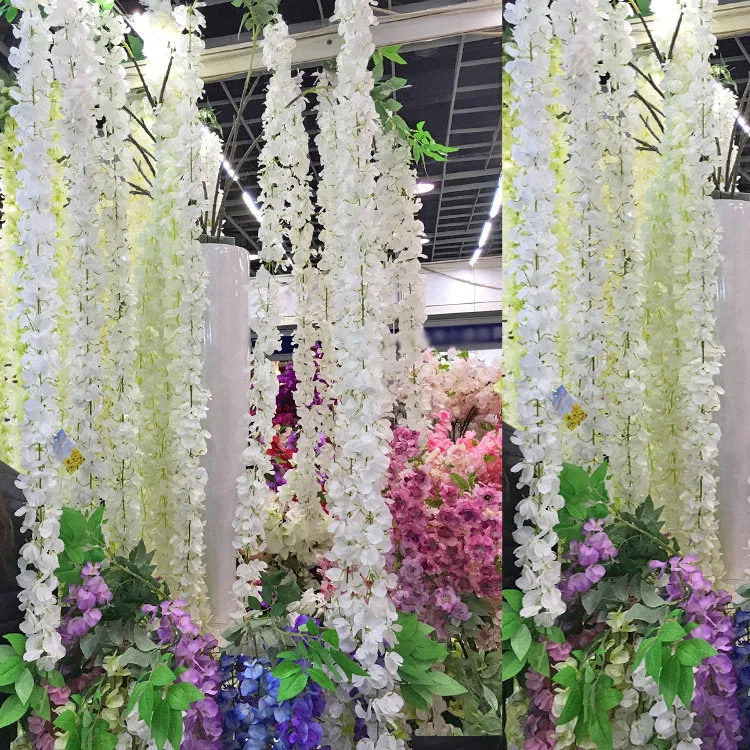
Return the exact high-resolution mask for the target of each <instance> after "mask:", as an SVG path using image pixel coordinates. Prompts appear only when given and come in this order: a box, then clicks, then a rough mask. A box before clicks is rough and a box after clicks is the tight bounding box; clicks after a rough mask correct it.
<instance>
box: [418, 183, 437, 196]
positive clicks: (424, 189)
mask: <svg viewBox="0 0 750 750" xmlns="http://www.w3.org/2000/svg"><path fill="white" fill-rule="evenodd" d="M434 189H435V185H433V183H431V182H418V183H417V187H416V189H415V192H416V194H417V195H424V194H425V193H429V192H430V191H431V190H434Z"/></svg>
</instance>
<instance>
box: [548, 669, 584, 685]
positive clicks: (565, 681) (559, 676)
mask: <svg viewBox="0 0 750 750" xmlns="http://www.w3.org/2000/svg"><path fill="white" fill-rule="evenodd" d="M552 682H554V683H556V684H557V685H562V686H563V687H566V688H572V687H573V686H574V685H576V684H578V670H577V669H576V668H575V667H563V668H562V669H561V670H560V671H559V672H556V673H555V674H554V675H553V676H552Z"/></svg>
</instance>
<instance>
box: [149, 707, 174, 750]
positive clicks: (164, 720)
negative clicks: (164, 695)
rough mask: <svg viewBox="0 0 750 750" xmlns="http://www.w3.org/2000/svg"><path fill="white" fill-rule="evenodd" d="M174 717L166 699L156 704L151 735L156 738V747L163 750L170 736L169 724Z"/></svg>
mask: <svg viewBox="0 0 750 750" xmlns="http://www.w3.org/2000/svg"><path fill="white" fill-rule="evenodd" d="M171 719H172V711H171V709H170V708H169V704H168V703H167V702H166V701H163V700H159V701H157V702H156V704H155V705H154V713H153V716H152V717H151V725H150V726H151V736H152V737H153V738H154V742H155V743H156V747H157V748H159V750H162V749H163V747H164V745H165V744H166V742H167V737H169V725H170V721H171Z"/></svg>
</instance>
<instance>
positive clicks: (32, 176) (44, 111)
mask: <svg viewBox="0 0 750 750" xmlns="http://www.w3.org/2000/svg"><path fill="white" fill-rule="evenodd" d="M15 6H16V7H17V8H18V9H19V10H20V11H21V12H22V14H21V17H20V19H19V21H18V26H17V27H16V31H15V33H16V36H17V38H18V41H19V43H18V46H17V47H14V48H13V49H12V50H11V53H10V62H11V64H12V65H13V66H14V67H15V68H16V69H17V70H18V78H17V88H15V89H14V91H13V96H14V98H15V99H16V104H14V105H13V107H12V108H11V115H12V117H13V118H14V119H15V121H16V123H17V128H18V130H17V134H18V146H17V150H16V154H17V156H18V158H19V160H20V162H21V165H22V169H21V170H20V171H19V173H18V192H17V201H18V209H19V219H18V243H17V244H16V245H15V247H14V250H15V252H16V253H17V254H18V256H19V259H20V266H21V270H20V273H19V276H18V284H19V287H20V302H19V305H18V315H19V325H20V327H21V341H22V343H23V344H24V345H25V352H24V366H23V371H22V380H23V386H24V390H25V395H26V399H25V402H24V412H25V420H24V422H23V423H22V425H21V462H22V467H23V472H24V476H23V478H22V479H21V480H20V486H21V489H22V490H23V492H24V495H25V497H26V508H25V513H24V517H23V522H22V529H23V530H24V531H27V532H28V533H29V541H28V542H27V543H26V544H24V545H23V547H22V549H21V558H20V560H19V567H20V571H21V572H20V575H19V576H18V583H19V585H20V588H21V593H20V594H19V602H20V607H21V609H22V611H23V613H24V621H23V623H22V624H21V630H22V632H23V633H24V634H25V635H26V636H27V645H26V653H25V655H24V658H25V659H26V660H27V661H38V662H39V665H40V667H41V668H42V669H51V668H52V667H53V666H54V665H55V663H56V662H57V660H58V659H60V658H61V657H62V656H63V655H64V653H65V649H64V648H63V646H62V641H61V639H60V634H59V633H58V627H59V625H60V605H59V603H58V601H57V578H56V577H55V570H56V568H57V556H58V554H59V553H60V552H61V551H62V543H61V541H60V522H59V519H60V513H61V506H62V493H61V489H60V485H59V478H58V471H59V464H58V463H57V462H56V460H55V458H54V455H53V439H54V437H55V435H56V433H57V432H58V430H59V429H60V417H59V411H58V407H57V388H58V373H59V369H60V359H59V355H58V340H59V339H58V332H57V329H56V326H55V318H56V314H57V312H58V310H59V308H60V297H59V295H58V291H57V284H56V281H55V278H54V275H53V274H54V270H55V249H56V246H57V236H56V230H57V227H56V222H55V217H54V214H53V202H54V194H53V186H52V184H51V183H50V180H49V175H50V173H51V169H52V159H51V158H50V154H49V151H48V149H49V145H50V141H51V140H52V137H53V132H54V131H53V129H52V122H51V86H52V83H51V82H52V67H51V64H50V61H49V50H50V46H51V44H52V33H51V29H50V24H51V14H52V13H53V12H54V10H55V3H53V2H41V3H40V2H38V1H37V0H17V2H16V3H15Z"/></svg>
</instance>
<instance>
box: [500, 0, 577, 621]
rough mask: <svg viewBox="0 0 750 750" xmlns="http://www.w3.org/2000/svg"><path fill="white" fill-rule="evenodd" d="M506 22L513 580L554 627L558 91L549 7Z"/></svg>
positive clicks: (558, 603)
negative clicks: (515, 478)
mask: <svg viewBox="0 0 750 750" xmlns="http://www.w3.org/2000/svg"><path fill="white" fill-rule="evenodd" d="M506 18H507V20H508V21H509V22H510V23H512V24H513V25H514V40H513V43H512V44H511V45H506V49H507V50H508V52H509V54H510V56H511V58H512V59H510V60H509V61H508V63H507V66H506V67H507V70H508V72H509V75H510V79H511V95H512V100H513V102H514V103H515V106H516V108H517V111H516V113H515V116H516V118H517V125H516V127H515V128H514V130H513V138H514V142H513V148H512V156H513V159H514V161H515V162H516V163H517V164H518V170H517V171H516V174H515V176H514V180H513V192H512V199H510V200H509V205H510V208H511V210H512V211H514V212H515V213H516V214H517V217H518V218H517V222H516V223H515V224H514V226H512V227H511V228H510V231H509V233H508V235H509V236H508V238H507V242H508V244H509V245H510V246H512V248H513V256H514V257H513V260H512V261H511V262H510V263H509V265H508V269H507V274H508V275H509V276H511V277H513V279H514V282H515V284H516V288H517V289H518V295H519V299H521V300H522V304H523V307H522V309H521V310H520V311H519V313H518V346H519V349H520V354H521V359H520V378H519V381H518V386H517V389H518V405H517V410H518V428H519V429H518V432H517V435H516V440H517V441H518V444H519V446H520V448H521V451H522V454H523V461H522V462H521V463H519V464H518V465H517V470H518V471H519V472H520V474H519V482H520V483H521V484H522V485H525V486H528V487H529V497H528V498H526V499H525V500H523V501H522V502H521V503H520V504H519V506H518V512H517V514H516V526H517V528H516V530H515V531H514V533H513V537H514V539H515V541H516V542H517V544H518V547H517V549H516V557H517V558H518V562H519V563H520V566H521V568H522V570H521V575H520V577H519V581H518V585H519V588H521V589H522V590H523V592H524V596H523V609H522V612H521V614H522V615H523V616H526V617H532V616H533V617H535V618H536V620H537V622H539V623H540V624H542V625H552V623H553V622H554V620H555V618H557V617H558V616H559V615H561V614H562V613H563V612H564V611H565V604H564V602H563V600H562V596H561V594H560V590H559V588H558V584H559V582H560V572H561V570H560V561H559V560H558V559H557V554H556V552H555V545H556V544H557V534H556V533H555V531H554V528H555V526H556V525H557V521H558V511H559V510H560V508H561V507H562V505H563V499H562V497H561V495H560V491H559V490H560V480H559V473H560V469H561V450H560V447H559V440H558V434H557V433H558V421H559V420H558V419H557V418H556V416H555V414H554V413H553V406H552V395H553V393H554V392H555V390H556V389H557V388H558V386H560V385H561V383H560V382H559V378H560V374H559V370H560V368H559V363H558V360H557V337H558V331H559V326H560V311H559V308H558V301H559V293H558V291H557V289H556V287H555V276H556V273H557V271H558V268H559V266H560V264H561V261H562V258H561V255H560V252H559V250H558V248H557V240H556V237H555V235H554V233H553V227H554V225H555V222H556V217H555V205H554V192H555V184H556V175H555V172H554V170H553V168H552V148H553V134H554V130H555V125H554V122H553V116H552V113H551V112H550V111H549V109H548V104H549V102H550V100H551V98H552V96H553V92H554V85H555V84H554V82H553V80H552V77H551V72H550V71H551V64H552V60H551V44H552V25H551V21H550V19H549V17H548V16H547V12H546V6H543V5H540V4H539V3H536V2H534V1H533V0H518V2H516V3H515V4H513V5H509V6H508V7H507V9H506ZM514 468H516V467H514Z"/></svg>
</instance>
